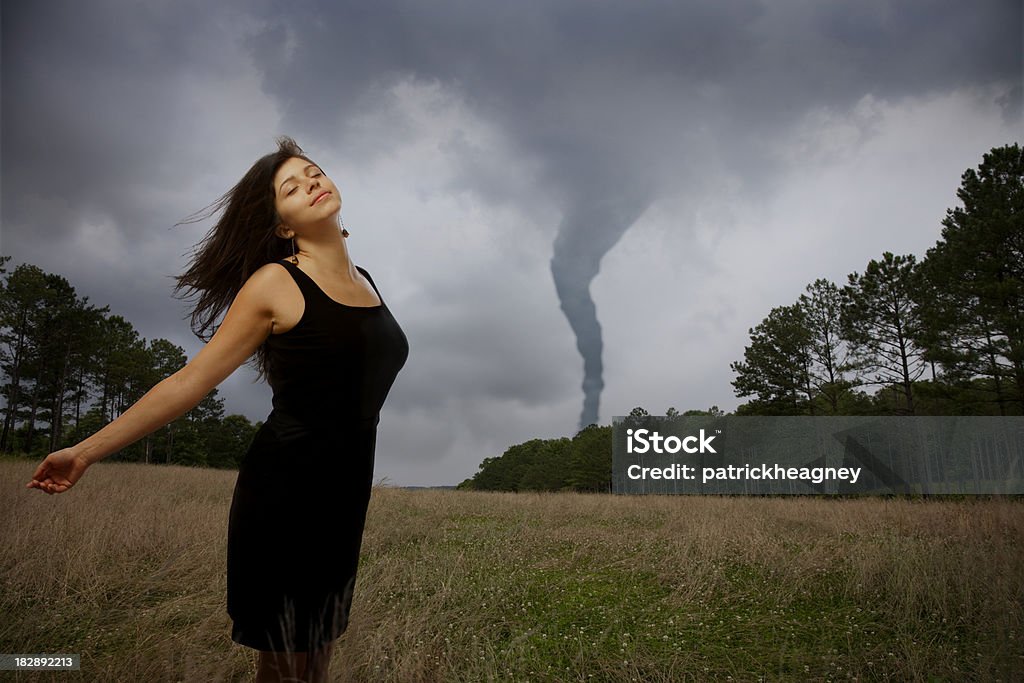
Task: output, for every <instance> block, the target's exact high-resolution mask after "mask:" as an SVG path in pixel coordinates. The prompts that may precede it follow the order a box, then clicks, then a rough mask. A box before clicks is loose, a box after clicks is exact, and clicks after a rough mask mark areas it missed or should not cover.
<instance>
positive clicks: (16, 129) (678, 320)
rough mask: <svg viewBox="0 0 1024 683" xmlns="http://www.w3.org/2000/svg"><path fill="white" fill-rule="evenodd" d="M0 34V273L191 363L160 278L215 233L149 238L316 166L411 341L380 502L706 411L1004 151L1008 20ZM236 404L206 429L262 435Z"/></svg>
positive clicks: (312, 5) (906, 249) (311, 5)
mask: <svg viewBox="0 0 1024 683" xmlns="http://www.w3.org/2000/svg"><path fill="white" fill-rule="evenodd" d="M0 31H2V36H0V38H2V48H0V49H2V62H0V63H2V85H3V93H2V94H3V99H2V149H0V154H2V162H3V164H2V233H0V238H2V243H0V252H2V253H3V254H8V255H11V256H13V259H12V261H11V263H10V264H9V266H11V267H13V266H16V265H17V264H19V263H24V262H27V263H32V264H35V265H37V266H39V267H41V268H43V269H44V270H47V271H50V272H55V273H59V274H61V275H63V276H64V277H66V278H67V279H68V280H69V281H70V282H71V284H72V285H74V286H75V288H76V289H77V290H78V292H79V294H80V295H81V296H88V297H90V303H94V304H97V305H109V306H110V307H111V312H112V313H114V314H118V315H121V316H124V317H125V318H127V319H128V320H130V321H131V322H132V323H133V324H134V325H135V326H136V327H137V329H138V330H139V331H140V334H142V335H143V336H144V337H146V338H147V339H154V338H160V337H162V338H166V339H168V340H170V341H171V342H173V343H175V344H178V345H180V346H182V347H184V348H185V350H186V353H187V354H188V356H189V357H190V358H191V357H193V356H194V355H195V354H196V353H197V352H198V350H199V349H200V348H201V344H202V342H200V341H199V340H198V339H197V338H196V337H195V336H194V335H193V334H192V332H191V330H190V328H189V325H188V321H187V319H186V317H187V313H188V304H187V302H185V301H182V300H180V299H176V298H174V297H172V289H173V281H172V279H171V277H172V276H173V275H176V274H180V273H182V272H183V271H184V269H185V268H186V265H187V263H188V259H189V255H190V254H191V250H192V248H193V246H194V245H195V244H196V243H197V242H199V240H201V239H202V237H203V236H204V235H205V234H206V231H207V230H209V228H210V227H211V226H212V220H208V221H205V222H203V223H198V224H188V225H182V226H177V227H172V226H174V224H175V223H176V222H177V221H180V220H182V219H183V218H185V217H187V216H188V215H189V214H192V213H193V212H195V211H197V210H199V209H202V208H203V207H206V206H207V205H209V204H210V203H211V202H212V201H213V200H215V199H216V198H217V197H219V196H220V195H221V194H223V193H224V192H225V191H226V190H227V189H229V188H230V187H231V186H232V185H234V183H235V182H236V181H237V180H238V179H239V178H240V177H241V176H242V174H243V173H244V172H245V170H246V169H248V167H249V166H250V165H251V164H252V162H253V161H255V160H256V159H257V158H258V157H259V156H262V155H263V154H266V153H268V152H271V151H273V150H274V148H275V145H274V138H275V136H277V135H280V134H287V135H291V136H293V137H294V138H295V139H296V140H297V141H298V142H299V144H300V145H302V147H303V148H304V149H305V150H306V152H307V153H308V154H309V155H310V156H311V157H312V158H313V159H315V160H316V161H318V162H319V163H320V164H321V165H323V167H324V169H325V170H326V172H327V173H328V175H330V176H331V177H332V178H333V179H334V180H335V182H337V183H338V185H339V187H340V189H341V192H342V196H343V199H344V208H343V210H342V216H343V217H344V219H345V224H346V226H347V227H348V229H349V231H350V232H351V237H350V238H349V243H348V246H349V248H350V253H351V255H352V257H353V260H354V261H355V262H356V263H357V264H359V265H361V266H363V267H364V268H366V269H367V270H368V271H369V272H370V273H371V274H372V275H373V277H374V280H375V282H376V283H377V286H378V287H379V289H380V291H381V293H382V295H383V297H384V299H385V300H386V301H387V302H388V305H389V307H390V308H391V310H392V311H393V313H394V314H395V316H396V318H397V319H398V321H399V323H400V324H401V325H402V327H403V329H404V330H405V332H406V335H407V336H408V338H409V343H410V355H409V360H408V361H407V364H406V366H405V368H404V369H403V371H402V373H401V374H400V375H399V377H398V380H397V381H396V383H395V385H394V387H393V389H392V391H391V395H390V396H389V399H388V403H387V405H386V406H385V409H384V411H383V413H382V417H381V423H380V427H379V436H378V442H377V458H376V472H375V478H376V479H377V480H378V481H379V480H382V479H386V481H387V482H388V483H392V484H396V485H450V484H456V483H458V482H460V481H462V480H463V479H465V478H467V477H469V476H472V475H473V473H474V472H476V470H477V466H478V465H479V463H480V462H481V461H482V460H483V459H484V458H486V457H492V456H497V455H500V454H501V453H502V452H503V451H504V450H505V449H506V448H507V447H508V446H510V445H512V444H514V443H519V442H522V441H525V440H528V439H531V438H537V437H542V438H551V437H559V436H572V435H573V434H574V433H575V432H576V431H577V429H578V427H579V423H580V420H581V417H586V415H588V414H589V415H594V414H596V415H597V419H598V421H599V422H600V423H601V424H609V423H610V421H611V418H612V417H613V416H615V415H623V414H627V413H628V412H629V411H630V410H631V409H632V408H634V407H636V406H643V407H644V408H646V409H647V410H648V411H649V412H651V413H655V414H662V413H664V411H665V409H666V408H668V407H670V406H673V407H675V408H677V409H678V410H680V411H683V410H687V409H692V408H701V409H705V408H707V407H709V406H711V405H712V404H717V405H718V406H719V407H721V408H722V409H724V410H733V409H735V407H736V406H737V405H738V404H740V403H742V402H745V401H746V400H748V399H746V398H738V397H736V396H735V395H734V392H733V388H732V385H731V384H730V381H731V380H732V379H733V378H734V375H733V373H732V371H731V370H730V369H729V364H730V363H731V362H733V361H736V360H741V359H742V357H743V350H744V347H745V346H746V345H747V344H748V343H749V329H750V328H751V327H753V326H755V325H757V324H758V323H759V322H760V321H761V320H762V319H764V317H765V316H767V314H768V312H769V311H770V310H771V309H772V308H773V307H776V306H782V305H789V304H792V303H794V302H795V301H796V299H797V297H798V296H799V295H800V293H801V292H803V291H804V288H805V287H806V286H807V285H808V284H809V283H811V282H813V281H814V280H815V279H817V278H819V277H821V278H827V279H830V280H832V281H833V282H836V283H837V284H839V285H842V284H845V282H846V276H847V274H848V273H851V272H853V271H859V272H863V270H864V268H865V266H866V265H867V263H868V261H869V260H870V259H873V258H874V259H878V258H880V257H881V255H882V253H883V252H884V251H892V252H894V253H897V254H914V255H915V256H917V257H918V258H921V257H923V256H924V253H925V251H926V250H927V249H928V247H930V246H932V245H933V244H934V243H935V241H936V240H937V239H938V238H939V236H940V230H941V224H940V221H941V220H942V218H943V217H944V215H945V211H946V209H947V208H950V207H953V206H956V205H958V203H959V202H958V200H957V198H956V190H957V188H958V187H959V185H960V176H961V174H962V173H963V172H964V171H965V170H966V169H967V168H974V167H977V166H978V165H979V164H980V163H981V161H982V155H983V154H984V153H985V152H987V151H989V150H990V149H991V148H992V147H996V146H1001V145H1004V144H1010V143H1013V142H1021V138H1022V135H1021V132H1022V118H1021V101H1022V64H1021V61H1022V40H1021V36H1022V31H1024V19H1022V9H1021V2H1020V0H981V1H980V2H961V1H959V0H950V1H948V2H931V1H920V0H918V1H914V0H899V1H898V2H896V1H894V2H878V1H870V0H869V1H865V0H856V1H851V2H825V3H822V2H817V1H815V0H803V1H791V2H783V1H779V0H773V1H772V2H767V1H765V2H753V1H749V2H719V1H718V0H704V1H702V2H667V1H666V2H642V1H634V0H619V1H618V2H600V1H595V0H576V1H567V2H556V1H552V2H485V1H482V0H479V1H477V2H466V1H445V0H441V1H437V2H429V3H426V2H374V3H365V2H360V3H351V2H313V1H307V2H274V3H270V2H261V1H255V2H254V1H250V0H246V1H244V2H242V1H232V0H228V1H221V2H216V3H210V2H205V1H203V0H185V1H179V2H162V3H161V2H134V1H133V2H129V1H128V0H107V1H103V2H98V1H91V0H87V1H83V0H77V1H75V2H50V3H45V4H41V3H30V2H5V3H4V4H3V9H2V14H0ZM588 292H589V294H588ZM588 311H590V312H589V313H588ZM578 338H579V348H578ZM580 349H582V350H583V352H585V353H586V354H587V355H588V356H589V358H590V362H589V363H588V365H587V367H588V372H589V376H590V380H589V382H588V386H589V388H590V402H589V404H588V406H587V407H586V408H585V407H584V392H583V389H582V388H581V387H582V386H583V384H584V360H583V356H582V355H581V350H580ZM255 377H256V375H255V373H254V372H253V371H251V370H250V369H249V368H248V367H243V368H241V369H239V370H238V371H237V372H236V373H235V374H234V375H232V376H231V377H230V378H229V379H228V380H226V381H225V382H224V383H223V384H221V386H220V388H219V389H220V392H221V395H222V396H223V397H224V398H225V399H226V407H227V411H228V412H229V413H233V412H234V413H242V414H244V415H246V416H247V417H249V418H250V419H251V420H253V421H256V420H262V419H265V417H266V415H267V413H268V412H269V410H270V397H271V394H270V389H269V387H267V386H266V385H264V384H254V383H253V381H254V380H255ZM601 382H603V389H601ZM598 398H599V402H598V401H597V399H598Z"/></svg>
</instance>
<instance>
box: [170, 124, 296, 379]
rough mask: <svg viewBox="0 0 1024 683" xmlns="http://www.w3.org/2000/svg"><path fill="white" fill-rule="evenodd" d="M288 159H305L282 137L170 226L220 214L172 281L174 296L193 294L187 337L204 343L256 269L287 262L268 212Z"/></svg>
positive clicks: (262, 351)
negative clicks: (229, 185) (210, 197)
mask: <svg viewBox="0 0 1024 683" xmlns="http://www.w3.org/2000/svg"><path fill="white" fill-rule="evenodd" d="M292 157H299V158H300V159H305V160H306V161H308V162H309V163H311V164H315V163H316V162H315V161H313V160H311V159H309V158H308V157H307V156H306V155H305V154H304V153H303V151H302V149H301V148H300V147H299V146H298V144H296V142H295V141H294V140H293V139H291V138H290V137H288V136H281V137H279V138H277V151H276V152H273V153H271V154H267V155H266V156H264V157H262V158H261V159H259V160H258V161H257V162H256V163H255V164H253V165H252V167H251V168H250V169H249V170H248V172H246V174H245V175H244V176H242V179H241V180H239V181H238V184H236V185H235V186H234V187H233V188H231V189H230V190H228V191H227V192H226V193H225V194H224V195H223V196H221V197H220V199H218V200H216V201H215V202H214V203H213V204H211V205H210V206H208V207H206V208H205V209H201V210H200V211H198V212H196V213H195V214H192V215H191V216H189V217H187V218H186V219H185V220H183V221H179V222H178V223H175V225H181V224H183V223H195V222H197V221H200V220H203V219H205V218H209V217H210V216H212V215H213V214H215V213H217V212H218V211H221V210H222V209H223V211H224V213H223V215H222V216H221V218H220V220H219V221H217V223H216V225H214V226H213V228H211V229H210V232H208V233H207V234H206V237H204V238H203V239H202V241H201V242H200V243H199V244H198V245H197V246H196V247H195V248H194V249H193V257H192V260H191V262H190V266H189V268H188V270H187V271H186V272H185V274H184V275H179V276H175V277H174V279H175V280H176V281H177V285H175V287H174V294H175V296H178V292H180V291H182V290H187V292H188V293H187V295H186V296H185V297H180V296H178V298H191V297H192V296H194V294H195V293H197V292H198V293H199V300H198V302H197V303H196V304H195V306H194V307H193V308H192V313H191V316H192V324H191V326H192V331H193V332H194V333H195V334H196V336H198V337H199V338H200V339H202V340H203V341H204V342H207V341H209V340H210V339H211V338H212V337H213V335H214V334H215V333H216V332H217V328H218V327H219V326H220V324H219V323H217V324H216V325H215V324H214V323H215V321H217V320H218V319H219V318H220V316H221V314H222V313H225V312H226V311H227V309H228V308H229V307H230V306H231V303H232V302H233V301H234V299H235V296H237V295H238V292H239V290H241V289H242V285H244V284H245V283H246V281H247V280H248V279H249V277H250V276H251V275H252V274H253V273H255V272H256V271H257V270H259V269H260V268H261V267H262V266H264V265H265V264H267V263H271V262H272V261H279V260H281V259H283V258H285V257H286V256H291V247H290V242H289V241H288V240H285V239H282V238H280V237H278V236H277V235H276V234H274V228H275V226H277V224H278V223H280V221H281V218H280V216H278V214H277V209H276V208H275V207H274V175H275V174H276V173H277V171H278V169H279V168H281V166H282V164H284V162H286V161H288V159H290V158H292ZM252 358H254V359H255V361H256V362H255V367H256V370H257V371H258V373H259V380H261V381H266V380H267V377H268V370H269V368H268V364H267V347H266V343H264V344H262V345H261V346H260V347H259V348H258V349H257V350H256V353H255V354H254V356H253V357H252ZM252 358H251V359H250V361H249V362H251V361H252Z"/></svg>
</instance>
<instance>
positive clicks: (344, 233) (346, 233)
mask: <svg viewBox="0 0 1024 683" xmlns="http://www.w3.org/2000/svg"><path fill="white" fill-rule="evenodd" d="M338 220H339V221H341V236H342V237H348V230H346V229H345V219H343V218H342V217H341V214H340V213H339V214H338Z"/></svg>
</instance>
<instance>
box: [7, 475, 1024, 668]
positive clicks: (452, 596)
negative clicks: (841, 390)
mask: <svg viewBox="0 0 1024 683" xmlns="http://www.w3.org/2000/svg"><path fill="white" fill-rule="evenodd" d="M35 465H36V463H35V462H28V461H25V460H14V461H12V460H9V459H8V460H3V461H0V486H2V491H3V493H2V494H0V538H2V539H3V543H2V545H0V582H2V583H0V591H2V592H0V615H2V617H3V618H2V619H0V652H6V653H39V652H53V653H56V652H61V653H79V654H81V656H82V668H81V671H79V672H46V673H20V672H19V673H17V674H7V675H10V676H12V677H13V679H14V680H24V681H33V680H60V681H67V680H84V681H93V680H96V681H136V680H137V681H147V682H156V681H244V680H251V679H252V677H253V675H254V673H255V668H256V653H255V652H254V651H252V650H249V649H248V648H244V647H241V646H239V645H236V644H234V643H233V642H232V641H231V640H230V618H229V617H228V615H227V613H226V612H225V602H224V599H225V590H226V588H225V552H226V526H227V514H228V505H229V503H230V498H231V491H232V487H233V485H234V480H235V476H236V475H235V473H234V472H229V471H216V470H201V469H189V468H183V467H173V466H171V467H168V466H151V465H136V464H127V463H100V464H98V465H96V466H94V467H93V468H91V469H90V470H89V472H88V473H87V474H86V476H85V478H83V479H82V481H81V482H79V484H78V485H77V486H76V487H75V488H73V489H72V490H70V491H69V492H67V493H63V494H59V495H54V496H47V495H45V494H43V493H41V492H39V491H36V490H28V489H24V488H22V487H24V483H25V482H26V481H27V480H28V479H29V477H30V475H31V473H32V471H33V469H34V467H35ZM324 495H329V493H325V494H324ZM330 543H331V539H330V538H325V539H324V548H325V552H327V551H329V546H330ZM1022 602H1024V503H1021V502H1020V501H1014V500H1003V499H967V500H962V501H920V500H918V501H909V500H894V499H867V498H861V499H846V500H822V499H812V498H800V497H791V498H742V497H728V498H726V497H721V498H716V497H691V496H678V497H673V496H630V497H626V496H608V495H581V494H572V493H558V494H538V493H521V494H507V493H484V492H463V491H451V490H447V491H441V490H418V491H406V490H403V489H397V488H385V487H377V488H375V489H374V493H373V498H372V500H371V503H370V510H369V514H368V518H367V528H366V534H365V537H364V540H363V555H362V558H361V560H360V568H359V577H358V580H357V582H356V595H355V600H354V604H353V614H352V621H351V623H350V625H349V630H348V631H347V632H346V633H345V634H344V635H343V636H342V637H341V638H340V639H339V640H338V641H337V645H336V647H335V653H334V658H333V661H332V664H331V680H337V681H402V682H405V681H645V682H647V681H654V682H657V681H666V682H667V681H702V680H734V681H758V680H766V681H775V680H787V681H788V680H798V681H803V680H865V681H866V680H887V679H888V680H900V681H905V680H909V681H933V680H948V681H960V680H985V681H989V680H1003V681H1011V680H1021V678H1022V677H1024V646H1022V642H1021V637H1022V633H1021V623H1022V618H1021V617H1022Z"/></svg>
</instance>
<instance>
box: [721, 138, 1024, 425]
mask: <svg viewBox="0 0 1024 683" xmlns="http://www.w3.org/2000/svg"><path fill="white" fill-rule="evenodd" d="M957 196H958V197H959V198H960V200H961V201H962V202H963V207H957V208H953V209H947V211H946V217H945V218H944V219H943V220H942V226H943V228H942V234H941V238H940V239H939V240H938V241H937V242H936V244H935V246H934V247H932V248H930V249H928V251H927V253H926V254H925V257H924V258H923V259H922V260H921V261H920V262H918V261H917V259H916V258H915V256H914V255H913V254H906V255H894V254H892V253H891V252H888V251H886V252H884V253H883V254H882V258H881V259H879V260H871V261H870V262H869V263H868V264H867V266H866V268H865V269H864V272H863V273H858V272H854V273H851V274H849V275H848V276H847V282H846V284H845V285H844V286H843V287H839V286H838V285H836V284H835V283H833V282H830V281H828V280H825V279H820V278H819V279H817V280H815V281H814V282H813V283H811V284H810V285H808V286H807V287H806V289H805V293H804V294H801V295H800V297H799V298H798V300H797V301H796V302H794V303H792V304H790V305H788V306H780V307H777V308H773V309H772V310H771V311H770V312H769V314H768V317H766V318H765V319H764V320H762V321H761V323H760V324H758V325H757V327H755V328H753V329H751V330H750V331H749V332H750V335H751V337H750V339H751V343H750V345H749V346H747V347H746V349H745V351H744V358H743V360H742V361H739V362H735V363H732V364H731V366H730V367H731V368H732V369H733V371H734V372H735V373H736V379H734V380H733V382H732V384H733V387H734V388H735V392H736V395H737V396H752V397H753V398H752V399H751V400H750V401H749V402H748V403H746V404H744V405H741V406H740V407H738V408H737V410H736V413H737V414H738V415H1003V416H1006V415H1022V414H1024V157H1022V154H1021V148H1020V147H1019V146H1018V145H1017V144H1013V145H1008V146H1004V147H999V148H995V149H993V150H992V151H991V152H989V153H987V154H985V155H984V161H983V162H982V164H981V165H980V166H979V167H978V170H977V171H975V170H974V169H968V170H967V171H966V172H964V174H963V175H962V176H961V186H960V188H959V190H958V191H957ZM865 389H868V390H872V391H865Z"/></svg>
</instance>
